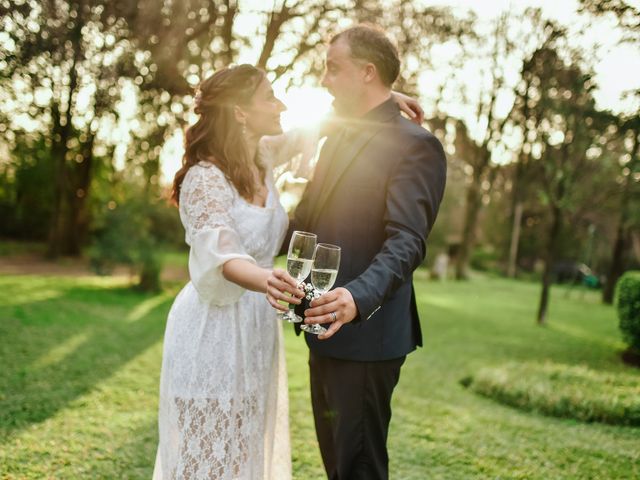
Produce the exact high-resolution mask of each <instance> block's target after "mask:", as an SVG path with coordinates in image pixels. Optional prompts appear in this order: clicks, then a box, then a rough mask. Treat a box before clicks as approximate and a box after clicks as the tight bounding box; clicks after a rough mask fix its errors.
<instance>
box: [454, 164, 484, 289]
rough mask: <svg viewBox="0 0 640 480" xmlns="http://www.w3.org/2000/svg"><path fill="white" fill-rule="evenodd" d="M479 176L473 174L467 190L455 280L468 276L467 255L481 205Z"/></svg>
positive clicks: (468, 254)
mask: <svg viewBox="0 0 640 480" xmlns="http://www.w3.org/2000/svg"><path fill="white" fill-rule="evenodd" d="M480 178H481V176H480V175H479V174H478V175H477V177H476V176H474V179H473V182H472V183H471V185H469V189H468V190H467V203H466V209H465V217H464V229H463V231H462V240H461V242H460V249H459V251H458V255H457V256H456V280H464V279H466V278H468V265H469V256H470V252H471V249H472V248H473V245H474V242H475V231H476V224H477V223H478V214H479V213H480V207H481V205H482V192H481V191H480Z"/></svg>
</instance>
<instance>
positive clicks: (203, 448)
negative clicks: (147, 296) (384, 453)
mask: <svg viewBox="0 0 640 480" xmlns="http://www.w3.org/2000/svg"><path fill="white" fill-rule="evenodd" d="M394 98H395V100H396V102H397V103H398V104H399V105H400V107H401V108H402V109H403V110H404V111H405V112H407V113H408V114H410V115H411V116H414V117H419V115H420V114H421V111H420V109H419V107H418V106H417V104H415V102H413V101H411V100H410V99H409V98H408V97H405V96H402V95H399V94H394ZM284 110H285V107H284V105H283V104H282V102H280V100H278V99H277V98H276V97H275V96H274V94H273V90H272V88H271V84H270V82H269V81H268V79H267V78H266V75H265V73H264V72H263V71H262V70H259V69H257V68H255V67H253V66H250V65H239V66H236V67H230V68H225V69H222V70H220V71H218V72H217V73H215V74H214V75H212V76H211V77H209V78H208V79H206V80H205V81H203V82H202V84H201V85H200V86H199V91H198V93H197V95H196V107H195V112H196V114H198V115H199V118H198V121H197V122H196V123H195V124H194V125H193V126H191V127H189V128H188V129H187V131H186V141H185V154H184V158H183V162H182V168H181V169H180V170H179V171H178V173H177V174H176V176H175V179H174V185H173V187H174V188H173V200H174V201H175V202H176V203H177V204H178V205H179V211H180V218H181V221H182V224H183V225H184V228H185V239H186V242H187V244H188V245H189V246H190V252H189V275H190V279H191V281H190V282H189V283H187V285H186V286H185V287H184V288H183V289H182V291H181V292H180V293H179V294H178V296H177V298H176V299H175V301H174V303H173V306H172V308H171V311H170V312H169V317H168V320H167V327H166V331H165V337H164V350H163V360H162V371H161V378H160V408H159V433H160V441H159V445H158V451H157V455H156V463H155V468H154V474H153V478H154V479H157V480H160V479H212V478H215V479H220V480H225V479H228V480H231V479H276V478H277V479H284V480H286V479H290V478H291V449H290V444H289V418H288V415H289V412H288V391H287V378H286V369H285V363H284V350H283V341H282V325H281V322H279V321H278V320H277V319H276V317H275V315H276V314H275V311H274V310H273V308H272V307H271V305H269V303H268V302H267V300H266V298H265V293H266V289H267V279H268V278H269V277H270V276H272V275H273V276H276V277H277V278H278V279H279V281H281V282H283V283H285V284H286V285H287V288H286V289H283V290H286V291H288V292H289V294H291V297H289V298H287V300H288V301H289V302H290V303H300V299H299V298H300V297H302V296H303V294H302V293H301V291H300V290H298V288H297V286H296V282H295V280H294V279H293V278H292V277H291V276H289V275H288V274H287V273H286V272H285V271H283V270H279V269H274V268H273V258H274V256H275V255H276V254H277V253H278V251H279V249H280V245H281V243H282V241H283V238H284V236H285V234H286V230H287V226H288V219H287V215H286V213H285V211H284V209H283V207H282V206H281V205H280V203H279V199H278V193H277V191H276V189H275V186H274V178H273V169H274V168H275V167H277V166H279V165H281V164H284V163H286V162H288V161H290V160H292V158H293V157H295V156H296V155H297V154H298V153H301V152H302V151H303V150H308V149H305V145H306V146H308V145H309V144H312V145H313V146H315V142H316V139H315V138H310V137H309V136H307V135H303V134H302V133H301V132H300V131H296V130H294V131H292V132H289V133H287V134H284V135H280V134H281V133H282V129H281V126H280V114H281V113H282V112H283V111H284ZM414 111H415V112H417V113H418V114H417V115H416V113H415V112H414ZM302 153H304V152H302ZM312 156H313V155H311V154H307V155H305V158H307V159H309V158H311V157H312ZM306 170H308V169H306ZM280 308H281V310H283V311H284V310H286V306H280Z"/></svg>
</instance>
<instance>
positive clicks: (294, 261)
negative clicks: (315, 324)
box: [281, 230, 316, 323]
mask: <svg viewBox="0 0 640 480" xmlns="http://www.w3.org/2000/svg"><path fill="white" fill-rule="evenodd" d="M315 247H316V234H315V233H308V232H300V231H298V230H296V231H295V232H293V235H291V241H290V242H289V253H288V255H287V272H289V275H291V276H292V277H293V278H295V279H296V282H298V284H300V283H302V281H303V280H304V279H305V278H307V277H308V276H309V272H310V271H311V264H312V263H313V253H314V250H315ZM294 309H295V305H294V304H291V303H290V304H289V311H288V312H287V313H285V314H283V315H282V316H281V318H282V319H283V320H286V321H287V322H289V323H300V322H302V318H301V317H300V316H299V315H296V313H295V311H294Z"/></svg>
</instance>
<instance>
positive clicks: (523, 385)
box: [461, 363, 640, 426]
mask: <svg viewBox="0 0 640 480" xmlns="http://www.w3.org/2000/svg"><path fill="white" fill-rule="evenodd" d="M461 383H463V385H465V386H467V387H469V388H470V389H471V390H472V391H474V392H476V393H478V394H480V395H484V396H486V397H489V398H492V399H494V400H497V401H498V402H501V403H504V404H506V405H510V406H513V407H517V408H521V409H523V410H528V411H534V412H539V413H542V414H545V415H551V416H555V417H565V418H574V419H576V420H581V421H584V422H603V423H610V424H619V425H635V426H640V383H638V379H637V377H636V376H633V375H627V374H623V373H613V372H600V371H595V370H591V369H589V368H586V367H580V366H568V365H561V364H552V363H545V364H538V363H509V364H506V365H504V366H501V367H498V368H484V369H482V370H480V371H479V372H478V373H477V374H476V375H475V376H473V377H468V378H465V379H464V380H462V381H461Z"/></svg>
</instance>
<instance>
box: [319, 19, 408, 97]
mask: <svg viewBox="0 0 640 480" xmlns="http://www.w3.org/2000/svg"><path fill="white" fill-rule="evenodd" d="M340 39H344V40H346V42H347V43H348V44H349V48H351V56H352V57H353V58H355V59H358V60H364V61H365V62H369V63H373V64H374V65H375V67H376V69H377V70H378V75H380V79H381V80H382V82H383V83H384V84H385V85H386V86H387V87H391V85H393V82H395V81H396V78H398V74H399V73H400V58H399V57H398V50H397V49H396V47H395V45H394V44H393V43H392V42H391V40H389V38H387V36H386V35H385V33H384V32H383V31H382V30H380V29H379V28H377V27H375V26H373V25H366V24H361V25H356V26H355V27H351V28H348V29H347V30H345V31H343V32H340V33H338V34H337V35H335V36H334V37H333V38H332V39H331V41H330V42H329V43H330V44H333V43H335V42H337V41H338V40H340Z"/></svg>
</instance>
